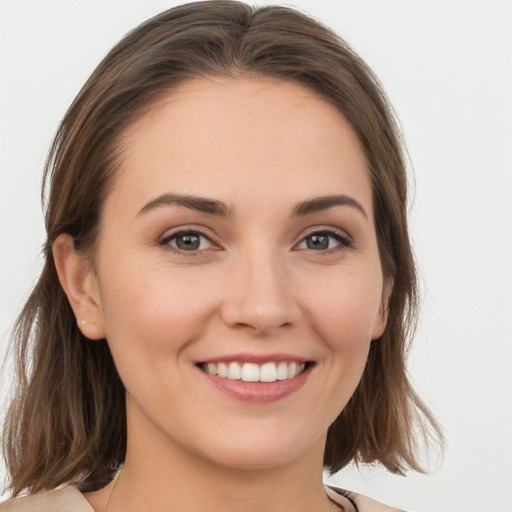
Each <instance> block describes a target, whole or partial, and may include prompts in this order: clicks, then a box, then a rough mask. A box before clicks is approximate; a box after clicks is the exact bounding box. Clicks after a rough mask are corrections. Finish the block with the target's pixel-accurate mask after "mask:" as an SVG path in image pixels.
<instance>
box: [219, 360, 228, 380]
mask: <svg viewBox="0 0 512 512" xmlns="http://www.w3.org/2000/svg"><path fill="white" fill-rule="evenodd" d="M217 374H218V375H219V377H227V376H228V365H227V364H226V363H219V364H218V365H217Z"/></svg>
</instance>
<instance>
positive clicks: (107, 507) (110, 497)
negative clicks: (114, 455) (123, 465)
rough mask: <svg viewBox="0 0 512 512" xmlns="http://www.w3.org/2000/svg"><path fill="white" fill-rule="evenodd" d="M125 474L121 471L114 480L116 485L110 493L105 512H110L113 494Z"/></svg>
mask: <svg viewBox="0 0 512 512" xmlns="http://www.w3.org/2000/svg"><path fill="white" fill-rule="evenodd" d="M122 472H123V470H122V469H121V471H120V472H119V474H118V475H117V476H116V477H115V478H114V485H113V486H112V489H111V490H110V493H109V495H108V500H107V506H106V507H105V512H108V511H109V507H110V500H111V499H112V494H114V490H115V488H116V485H117V482H118V481H119V477H120V476H121V473H122Z"/></svg>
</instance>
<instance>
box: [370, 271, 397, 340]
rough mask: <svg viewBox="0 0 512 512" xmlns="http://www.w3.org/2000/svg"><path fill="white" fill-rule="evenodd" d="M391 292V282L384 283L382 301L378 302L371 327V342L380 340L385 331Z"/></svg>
mask: <svg viewBox="0 0 512 512" xmlns="http://www.w3.org/2000/svg"><path fill="white" fill-rule="evenodd" d="M392 291H393V280H391V279H389V280H388V281H387V282H386V283H385V285H384V290H383V292H382V300H381V301H380V306H379V310H378V312H377V317H376V319H375V323H374V326H373V332H372V340H376V339H378V338H380V337H381V336H382V335H383V333H384V331H385V329H386V325H387V322H388V313H389V298H390V297H391V292H392Z"/></svg>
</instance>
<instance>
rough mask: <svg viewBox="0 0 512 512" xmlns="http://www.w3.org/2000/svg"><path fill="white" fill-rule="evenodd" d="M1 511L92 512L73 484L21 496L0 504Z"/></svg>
mask: <svg viewBox="0 0 512 512" xmlns="http://www.w3.org/2000/svg"><path fill="white" fill-rule="evenodd" d="M0 511H1V512H94V511H93V509H92V508H91V506H90V505H89V503H88V502H87V500H86V499H85V498H84V497H83V496H82V493H81V492H80V491H79V490H78V489H77V488H76V487H74V486H71V485H70V486H67V487H63V488H61V489H54V490H52V491H45V492H40V493H37V494H33V495H31V496H22V497H18V498H14V499H11V500H8V501H6V502H5V503H3V504H1V505H0Z"/></svg>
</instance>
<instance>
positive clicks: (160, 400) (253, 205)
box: [54, 78, 386, 512]
mask: <svg viewBox="0 0 512 512" xmlns="http://www.w3.org/2000/svg"><path fill="white" fill-rule="evenodd" d="M124 148H125V151H124V153H123V157H122V162H121V166H120V170H119V176H118V179H117V180H116V181H115V184H114V187H113V189H112V191H111V193H110V195H109V196H108V198H107V199H106V202H105V204H104V209H103V212H102V218H101V229H100V234H99V241H98V242H99V243H98V248H97V251H96V253H95V254H94V256H93V258H91V259H92V262H91V259H89V260H85V259H84V258H83V257H80V255H77V254H76V253H75V252H74V249H73V244H72V240H71V238H70V237H69V236H68V235H62V236H61V237H59V239H58V240H57V241H56V243H55V246H54V255H55V260H56V264H57V268H58V272H59V277H60V279H61V283H62V285H63V288H64V289H65V291H66V293H67V295H68V297H69V300H70V303H71V305H72V307H73V309H74V311H75V314H76V316H77V319H85V320H86V323H84V324H83V325H82V327H81V328H82V331H83V333H84V334H85V335H86V336H87V337H88V338H90V339H91V340H95V339H100V338H103V337H106V338H107V340H108V343H109V346H110V348H111V351H112V354H113V356H114V360H115V362H116V365H117V368H118V370H119V373H120V375H121V378H122V380H123V382H124V384H125V387H126V392H127V415H128V448H127V458H126V464H125V467H124V470H123V472H122V474H121V476H120V478H119V480H118V482H117V484H116V486H115V489H114V492H112V489H113V485H110V486H107V487H106V488H104V489H103V490H101V491H98V492H96V493H89V494H86V495H85V496H86V499H87V500H88V501H89V503H90V504H91V505H92V506H93V508H94V509H95V510H96V511H97V512H101V511H104V510H106V509H107V503H108V501H109V499H110V503H109V504H108V510H111V511H116V510H124V511H126V512H130V511H132V510H133V511H135V510H137V511H145V510H152V511H160V510H162V511H163V510H170V509H171V505H172V504H176V503H179V504H180V506H179V510H181V511H190V512H194V511H199V510H202V511H204V510H217V509H220V508H222V510H224V511H230V510H233V511H234V510H242V509H243V510H244V511H249V512H250V511H253V510H254V511H257V510H259V511H261V510H266V511H269V512H272V511H280V512H282V511H285V510H294V511H304V512H306V511H310V510H313V509H314V510H320V511H322V510H325V511H327V510H332V504H331V503H330V502H329V501H328V500H327V498H326V495H325V492H324V488H323V483H322V460H323V450H324V445H325V439H326V432H327V429H328V427H329V425H330V424H331V423H332V421H334V419H335V418H336V416H337V415H338V414H339V412H340V411H341V410H342V409H343V408H344V407H345V405H346V403H347V402H348V400H349V398H350V396H351V395H352V393H353V392H354V390H355V388H356V386H357V383H358V382H359V380H360V377H361V374H362V372H363V369H364V365H365V362H366V358H367V354H368V350H369V345H370V341H371V340H372V339H376V338H378V337H379V336H380V335H381V334H382V332H383V330H384V327H385V322H386V318H385V314H384V313H383V311H385V308H384V307H383V286H384V283H383V276H382V269H381V264H380V260H379V251H378V246H377V241H376V236H375V227H374V223H373V210H372V190H371V185H370V181H369V177H368V172H367V167H366V163H365V159H364V156H363V152H362V150H361V148H360V144H359V141H358V139H357V137H356V135H355V133H354V132H353V130H352V128H351V127H350V125H349V124H348V122H347V121H346V120H345V119H344V117H343V116H342V115H341V114H340V113H339V112H338V111H337V110H336V109H335V108H334V107H333V106H331V105H330V104H328V103H327V102H326V101H324V100H323V99H321V98H319V97H318V96H317V95H315V93H313V92H311V91H309V90H308V89H305V88H304V87H302V86H301V85H298V84H295V83H289V82H279V81H274V80H270V79H254V78H251V79H249V78H237V79H219V78H215V79H198V80H194V81H191V82H188V83H186V84H184V85H183V86H181V87H180V88H179V89H178V90H175V91H173V92H172V93H170V94H169V95H168V96H167V97H165V98H164V99H162V100H161V101H159V103H158V104H156V105H155V106H154V108H153V109H152V110H151V111H150V112H149V113H148V114H146V115H144V117H142V118H141V119H139V120H138V121H137V122H135V123H134V124H133V125H132V126H131V127H130V128H129V129H128V131H127V132H126V134H125V135H124ZM162 194H180V195H185V196H198V197H203V198H210V199H213V200H216V201H221V202H222V203H224V204H225V205H226V209H227V210H228V212H229V213H230V214H231V215H228V216H219V215H214V214H211V213H205V212H201V211H196V210H195V209H192V208H188V207H184V206H180V205H176V204H160V205H158V206H155V205H154V204H153V207H147V208H146V210H145V211H143V212H141V210H143V209H144V207H145V206H146V205H148V204H150V203H151V202H152V201H154V199H155V198H158V197H160V196H161V195H162ZM341 194H343V195H345V196H347V197H349V198H351V199H352V201H353V204H342V205H334V206H331V207H329V208H321V209H318V208H317V211H314V212H310V213H308V214H305V215H301V216H297V215H295V216H294V215H292V212H293V211H294V209H295V208H296V207H297V205H299V204H301V203H303V202H304V201H307V200H310V199H312V198H315V197H320V196H332V195H341ZM355 202H357V205H359V206H357V205H355ZM183 229H185V230H187V229H188V230H193V231H195V232H201V233H203V234H204V235H205V237H204V238H203V237H201V238H200V241H201V245H200V248H199V250H196V251H188V252H187V251H186V250H183V249H182V250H181V251H180V249H178V248H177V247H178V246H177V242H178V240H177V239H176V238H174V239H172V238H171V239H170V238H169V237H170V236H171V235H172V234H173V233H175V232H177V231H180V230H183ZM326 230H327V231H334V232H335V233H336V236H338V237H339V236H341V237H342V238H341V240H342V241H341V242H340V240H339V239H338V238H336V236H331V235H325V232H326ZM312 233H317V234H318V233H320V235H322V234H324V236H328V237H327V238H323V239H322V240H324V241H327V242H328V244H327V245H323V246H322V245H321V246H320V247H317V246H313V248H312V246H311V242H312V240H313V239H312V238H311V235H312ZM180 241H183V239H180ZM308 244H309V245H308ZM233 353H237V354H238V353H244V354H252V355H268V354H276V353H286V354H292V355H295V356H297V357H302V358H305V359H307V360H308V361H312V362H314V365H313V366H312V368H311V370H310V371H309V374H308V376H307V379H306V381H305V383H304V385H303V386H302V387H301V388H300V389H298V390H296V391H295V392H293V393H291V394H289V395H287V396H285V397H283V398H281V399H279V400H276V401H271V402H265V403H258V402H256V403H255V402H251V401H244V400H240V399H237V398H234V397H232V396H230V395H228V394H226V393H224V392H222V391H220V390H219V389H218V388H217V387H216V386H214V385H212V384H211V382H210V381H209V380H208V378H207V377H206V375H205V374H204V372H203V371H202V370H201V369H199V368H198V366H197V363H198V362H199V361H208V360H210V359H212V358H218V357H222V356H226V355H227V354H233ZM228 496H229V499H227V497H228Z"/></svg>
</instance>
